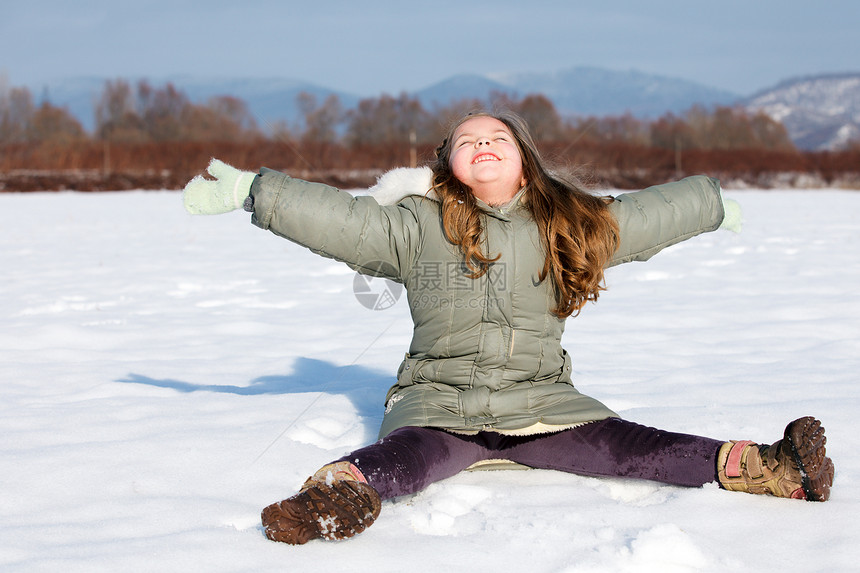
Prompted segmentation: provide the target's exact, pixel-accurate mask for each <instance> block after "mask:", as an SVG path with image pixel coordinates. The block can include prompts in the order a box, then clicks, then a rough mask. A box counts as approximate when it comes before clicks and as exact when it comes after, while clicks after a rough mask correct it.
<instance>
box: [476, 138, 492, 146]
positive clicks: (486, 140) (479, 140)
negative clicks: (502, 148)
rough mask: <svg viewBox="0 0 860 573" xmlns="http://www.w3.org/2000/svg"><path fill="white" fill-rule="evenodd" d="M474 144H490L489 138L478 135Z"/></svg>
mask: <svg viewBox="0 0 860 573" xmlns="http://www.w3.org/2000/svg"><path fill="white" fill-rule="evenodd" d="M475 145H476V146H477V147H481V146H482V145H490V140H489V138H486V137H479V138H478V140H477V141H476V142H475Z"/></svg>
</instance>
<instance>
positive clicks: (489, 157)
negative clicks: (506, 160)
mask: <svg viewBox="0 0 860 573" xmlns="http://www.w3.org/2000/svg"><path fill="white" fill-rule="evenodd" d="M484 161H501V159H499V158H498V157H496V156H495V155H493V154H492V153H482V154H481V155H479V156H477V157H476V158H474V159H473V160H472V165H475V164H477V163H482V162H484Z"/></svg>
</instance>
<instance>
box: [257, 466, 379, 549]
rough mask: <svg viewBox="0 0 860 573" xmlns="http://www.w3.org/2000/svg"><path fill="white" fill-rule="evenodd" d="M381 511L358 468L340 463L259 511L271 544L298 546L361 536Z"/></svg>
mask: <svg viewBox="0 0 860 573" xmlns="http://www.w3.org/2000/svg"><path fill="white" fill-rule="evenodd" d="M344 464H346V465H344ZM351 470H354V471H351ZM356 474H357V475H356ZM344 478H345V479H344ZM350 478H353V479H350ZM359 479H361V481H359ZM381 507H382V501H381V499H380V497H379V494H378V493H377V492H376V490H375V489H373V488H372V487H371V486H369V485H368V484H367V483H365V481H364V476H362V475H361V472H359V471H358V468H355V466H352V464H348V462H340V463H338V464H330V465H328V466H325V467H324V468H322V469H321V470H320V471H318V472H317V473H316V474H315V475H313V476H312V477H310V478H308V480H307V481H306V482H305V484H304V486H302V490H301V491H300V492H299V493H297V494H296V495H294V496H292V497H289V498H287V499H285V500H284V501H281V502H278V503H273V504H272V505H270V506H268V507H266V508H265V509H263V513H262V515H261V518H262V521H263V527H264V529H265V532H266V537H268V538H269V539H271V540H272V541H282V542H284V543H289V544H290V545H302V544H304V543H307V542H308V541H310V540H312V539H320V538H322V539H327V540H334V539H346V538H348V537H352V536H353V535H356V534H357V533H361V532H362V531H364V530H365V529H367V528H368V527H370V525H371V524H372V523H373V522H374V521H375V520H376V518H377V517H378V516H379V511H380V509H381Z"/></svg>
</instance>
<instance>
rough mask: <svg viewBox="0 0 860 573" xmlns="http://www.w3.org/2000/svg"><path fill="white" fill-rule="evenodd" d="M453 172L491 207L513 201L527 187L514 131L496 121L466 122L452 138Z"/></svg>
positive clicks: (478, 118) (494, 119)
mask: <svg viewBox="0 0 860 573" xmlns="http://www.w3.org/2000/svg"><path fill="white" fill-rule="evenodd" d="M451 142H452V143H451V156H450V158H449V159H448V162H449V165H450V167H451V171H452V172H453V173H454V177H456V178H457V179H458V180H459V181H460V182H461V183H463V184H464V185H468V186H469V188H470V189H472V193H474V195H475V197H477V198H478V199H481V200H482V201H484V202H485V203H487V204H489V205H503V204H504V203H507V202H508V201H510V199H511V198H512V197H513V196H514V195H516V193H517V191H519V190H520V189H521V188H522V187H523V186H524V185H525V184H526V180H525V177H523V160H522V156H521V155H520V151H519V148H518V147H517V144H516V140H515V139H514V136H513V134H512V133H511V130H510V129H508V126H506V125H505V124H504V123H502V122H501V121H499V120H498V119H496V118H494V117H488V116H478V117H473V118H471V119H467V120H466V121H464V122H463V123H462V124H460V126H459V127H457V129H455V130H454V134H453V135H452V136H451Z"/></svg>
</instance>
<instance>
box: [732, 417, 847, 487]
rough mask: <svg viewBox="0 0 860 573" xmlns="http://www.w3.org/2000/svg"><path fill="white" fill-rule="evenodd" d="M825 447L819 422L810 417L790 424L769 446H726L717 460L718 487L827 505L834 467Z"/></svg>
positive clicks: (745, 444) (825, 439)
mask: <svg viewBox="0 0 860 573" xmlns="http://www.w3.org/2000/svg"><path fill="white" fill-rule="evenodd" d="M826 443H827V438H826V437H825V436H824V428H823V427H822V426H821V422H819V421H818V420H816V419H815V418H813V417H811V416H807V417H805V418H800V419H797V420H795V421H793V422H791V423H790V424H789V425H788V426H786V428H785V434H784V435H783V438H782V439H781V440H778V441H777V442H775V443H774V444H773V445H770V446H761V445H758V444H754V443H752V442H748V441H741V442H728V443H726V444H723V446H722V447H721V448H720V451H719V454H718V457H717V473H718V475H719V479H720V485H722V486H723V488H724V489H727V490H731V491H745V492H748V493H764V494H770V495H775V496H777V497H790V498H794V499H805V500H808V501H827V498H829V497H830V486H832V485H833V473H834V467H833V461H832V460H831V459H830V458H828V457H827V456H826V451H825V448H824V445H825V444H826Z"/></svg>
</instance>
